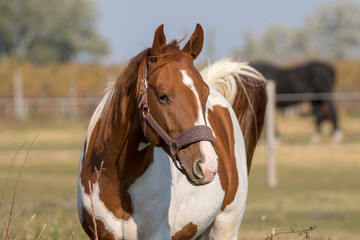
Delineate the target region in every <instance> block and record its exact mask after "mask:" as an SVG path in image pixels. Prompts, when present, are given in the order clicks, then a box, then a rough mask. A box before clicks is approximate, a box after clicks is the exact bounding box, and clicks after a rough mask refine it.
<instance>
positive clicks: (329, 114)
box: [251, 61, 343, 142]
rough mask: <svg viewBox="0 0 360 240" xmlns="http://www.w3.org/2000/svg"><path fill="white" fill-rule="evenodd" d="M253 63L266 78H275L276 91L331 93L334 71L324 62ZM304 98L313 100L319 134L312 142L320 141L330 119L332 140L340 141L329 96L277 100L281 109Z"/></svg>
mask: <svg viewBox="0 0 360 240" xmlns="http://www.w3.org/2000/svg"><path fill="white" fill-rule="evenodd" d="M251 66H253V67H254V68H255V69H257V70H258V71H259V72H260V73H261V74H263V75H264V77H265V78H266V79H271V80H273V81H275V83H276V93H277V94H293V93H295V94H296V93H314V94H322V93H332V92H333V89H334V84H335V70H334V68H333V67H332V66H331V65H329V64H326V63H323V62H317V61H312V62H308V63H306V64H303V65H299V66H296V67H293V68H280V67H277V66H274V65H272V64H269V63H266V62H254V63H252V64H251ZM310 97H311V96H310ZM303 101H310V102H311V104H312V107H313V113H314V115H315V118H316V121H315V125H316V134H315V135H314V137H313V141H314V142H318V141H319V140H320V139H321V123H322V122H324V121H325V120H327V119H328V120H330V121H331V123H332V125H333V134H332V135H333V136H332V139H333V141H334V142H339V141H341V140H342V138H343V134H342V131H341V130H340V129H339V126H338V117H337V111H336V108H335V105H334V102H333V101H332V99H331V97H330V98H328V99H312V98H308V99H307V98H304V99H302V100H295V101H293V100H290V101H286V100H285V101H277V102H276V106H277V107H278V108H280V109H282V108H284V107H287V106H291V105H295V104H298V103H300V102H303Z"/></svg>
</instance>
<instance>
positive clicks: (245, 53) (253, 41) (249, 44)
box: [233, 29, 264, 61]
mask: <svg viewBox="0 0 360 240" xmlns="http://www.w3.org/2000/svg"><path fill="white" fill-rule="evenodd" d="M244 41H245V43H244V47H243V48H234V50H233V51H234V53H235V55H236V56H238V57H240V59H246V60H248V61H249V60H254V59H262V58H264V50H263V49H262V46H260V43H259V41H258V40H257V38H256V36H255V35H254V33H253V32H252V31H251V30H249V29H248V30H246V31H245V33H244Z"/></svg>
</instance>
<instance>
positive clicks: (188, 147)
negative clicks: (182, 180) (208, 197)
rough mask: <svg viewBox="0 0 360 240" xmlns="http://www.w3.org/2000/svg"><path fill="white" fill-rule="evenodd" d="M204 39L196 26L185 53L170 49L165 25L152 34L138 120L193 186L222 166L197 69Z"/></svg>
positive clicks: (173, 46)
mask: <svg viewBox="0 0 360 240" xmlns="http://www.w3.org/2000/svg"><path fill="white" fill-rule="evenodd" d="M203 39H204V33H203V29H202V27H201V26H200V25H199V24H198V25H197V26H196V29H195V31H194V32H193V34H192V36H191V38H190V40H189V41H188V42H187V43H186V45H185V46H184V47H183V49H179V47H178V46H177V44H175V43H174V42H172V43H170V44H168V45H167V44H166V37H165V34H164V31H163V25H160V26H159V27H158V28H157V30H156V31H155V34H154V41H153V44H152V48H151V50H150V52H149V56H148V57H147V59H146V61H144V62H143V64H142V65H141V66H142V68H143V69H140V70H139V71H142V74H141V75H142V80H141V84H140V85H141V86H140V88H141V91H140V92H141V101H140V112H141V113H140V115H141V122H142V128H143V132H144V134H145V136H146V138H147V139H148V140H149V141H150V142H151V143H152V144H154V145H155V146H159V147H162V148H163V149H164V151H165V152H167V153H168V154H169V156H171V157H172V158H173V161H174V164H175V165H176V166H177V167H178V169H179V170H180V171H181V172H183V173H184V174H185V175H186V177H187V178H188V180H189V182H190V183H192V184H194V185H202V184H206V183H209V182H211V181H212V180H213V178H214V176H215V174H216V172H217V166H218V163H217V161H218V157H217V155H216V153H215V149H214V139H213V133H212V131H211V129H210V127H209V126H208V122H207V118H206V102H207V98H208V95H209V87H208V85H207V84H206V83H205V82H204V81H203V79H202V77H201V75H200V73H199V72H198V71H197V69H196V68H195V67H194V65H193V60H194V59H195V58H196V57H197V56H198V55H199V54H200V52H201V49H202V46H203Z"/></svg>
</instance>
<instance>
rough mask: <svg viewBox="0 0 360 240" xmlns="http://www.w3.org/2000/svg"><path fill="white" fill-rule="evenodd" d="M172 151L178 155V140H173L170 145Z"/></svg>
mask: <svg viewBox="0 0 360 240" xmlns="http://www.w3.org/2000/svg"><path fill="white" fill-rule="evenodd" d="M170 151H171V152H172V153H173V154H176V153H177V152H178V151H179V146H178V144H177V142H176V140H173V141H172V143H171V145H170Z"/></svg>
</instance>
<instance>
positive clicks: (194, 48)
mask: <svg viewBox="0 0 360 240" xmlns="http://www.w3.org/2000/svg"><path fill="white" fill-rule="evenodd" d="M203 43H204V30H203V28H202V27H201V25H200V24H196V28H195V31H194V32H193V34H192V35H191V38H190V40H189V41H188V42H187V43H186V45H185V47H184V48H183V52H185V53H188V54H190V56H191V57H192V59H195V58H197V56H199V54H200V52H201V49H202V47H203Z"/></svg>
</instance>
